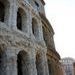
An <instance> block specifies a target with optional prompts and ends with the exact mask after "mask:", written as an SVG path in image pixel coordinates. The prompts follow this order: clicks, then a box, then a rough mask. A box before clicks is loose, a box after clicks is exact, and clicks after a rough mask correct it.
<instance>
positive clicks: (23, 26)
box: [17, 8, 27, 32]
mask: <svg viewBox="0 0 75 75" xmlns="http://www.w3.org/2000/svg"><path fill="white" fill-rule="evenodd" d="M17 28H18V29H19V30H21V31H24V32H26V31H27V16H26V13H25V11H24V10H23V9H22V8H18V12H17Z"/></svg>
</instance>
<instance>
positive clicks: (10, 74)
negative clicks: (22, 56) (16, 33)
mask: <svg viewBox="0 0 75 75" xmlns="http://www.w3.org/2000/svg"><path fill="white" fill-rule="evenodd" d="M14 51H15V50H13V49H11V48H7V49H6V50H5V53H4V54H3V61H2V62H3V65H2V67H3V72H2V75H17V57H16V55H15V52H14Z"/></svg>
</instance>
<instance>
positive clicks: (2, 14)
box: [0, 0, 10, 23]
mask: <svg viewBox="0 0 75 75" xmlns="http://www.w3.org/2000/svg"><path fill="white" fill-rule="evenodd" d="M9 6H10V3H9V1H8V0H0V21H1V22H5V23H6V22H7V21H8V17H9Z"/></svg>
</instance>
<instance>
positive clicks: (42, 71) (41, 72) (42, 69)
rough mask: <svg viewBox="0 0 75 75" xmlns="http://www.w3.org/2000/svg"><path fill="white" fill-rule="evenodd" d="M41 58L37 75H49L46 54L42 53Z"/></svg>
mask: <svg viewBox="0 0 75 75" xmlns="http://www.w3.org/2000/svg"><path fill="white" fill-rule="evenodd" d="M39 56H40V57H39V60H38V64H36V65H37V75H49V71H48V64H47V58H46V54H45V53H43V52H42V53H41V54H40V55H39ZM36 63H37V61H36Z"/></svg>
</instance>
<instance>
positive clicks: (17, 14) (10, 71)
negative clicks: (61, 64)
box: [0, 0, 59, 75]
mask: <svg viewBox="0 0 75 75" xmlns="http://www.w3.org/2000/svg"><path fill="white" fill-rule="evenodd" d="M38 7H39V9H38ZM0 10H2V11H0V13H1V15H0V75H49V69H48V68H49V67H48V63H47V62H48V61H47V59H48V57H47V55H46V54H47V51H48V47H49V46H50V48H52V49H53V50H55V46H54V42H53V38H52V39H51V37H53V35H51V37H47V38H48V40H49V39H50V40H49V42H50V43H49V42H48V43H46V41H45V39H44V36H43V33H44V32H43V26H44V24H43V22H42V17H41V16H40V13H41V14H43V15H44V17H45V12H44V2H43V3H42V1H41V0H35V1H34V0H0ZM45 20H46V21H47V19H44V21H45ZM47 25H48V28H49V27H50V28H51V26H50V25H49V23H48V21H47ZM51 31H52V32H53V30H52V28H51ZM45 33H46V32H45ZM48 34H51V33H48ZM48 40H47V41H48ZM53 54H54V52H53ZM54 55H55V54H54ZM54 55H53V56H54ZM55 56H56V58H57V59H56V60H57V61H58V60H59V57H58V55H55ZM53 59H54V58H53Z"/></svg>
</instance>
